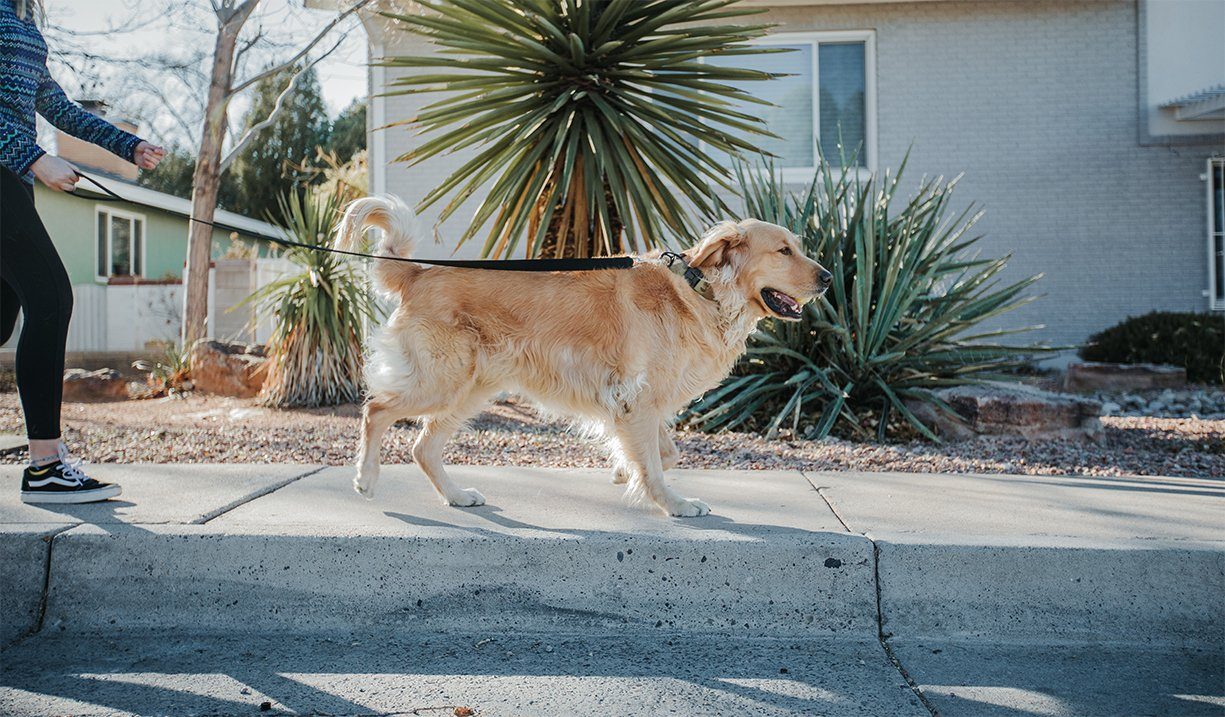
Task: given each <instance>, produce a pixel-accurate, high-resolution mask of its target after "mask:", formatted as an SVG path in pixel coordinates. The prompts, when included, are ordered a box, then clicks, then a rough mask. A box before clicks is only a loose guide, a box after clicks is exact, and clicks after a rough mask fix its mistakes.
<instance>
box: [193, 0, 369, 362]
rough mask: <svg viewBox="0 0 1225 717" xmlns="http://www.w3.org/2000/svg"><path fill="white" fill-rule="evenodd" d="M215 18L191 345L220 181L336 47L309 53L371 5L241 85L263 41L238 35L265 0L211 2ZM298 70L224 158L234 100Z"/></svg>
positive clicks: (196, 197) (197, 198) (203, 321)
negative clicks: (246, 63) (242, 68)
mask: <svg viewBox="0 0 1225 717" xmlns="http://www.w3.org/2000/svg"><path fill="white" fill-rule="evenodd" d="M209 1H210V3H211V5H212V9H213V12H214V14H215V15H216V16H217V36H216V39H215V42H214V45H213V63H212V71H211V73H210V75H209V85H208V93H207V100H206V102H205V107H204V123H203V125H204V126H203V128H202V131H201V135H200V150H199V154H198V155H197V159H196V168H195V172H194V174H193V175H192V194H191V210H192V216H193V217H194V218H195V219H197V220H198V221H196V222H193V223H192V225H191V228H190V234H189V238H188V243H187V271H186V273H187V286H186V292H185V294H186V298H185V300H184V308H183V342H184V343H185V344H186V343H190V342H192V341H195V340H197V339H200V338H203V336H204V334H205V330H206V326H207V319H208V268H209V261H210V254H211V248H212V236H213V233H212V228H211V227H209V226H208V225H207V224H206V222H211V221H213V214H214V211H215V210H216V207H217V191H218V188H219V186H220V182H221V174H222V172H224V171H225V169H226V167H228V166H229V164H230V162H231V161H233V158H234V156H235V154H236V153H237V152H239V151H241V150H242V148H243V147H245V146H246V145H247V143H249V142H250V141H251V139H252V138H253V137H254V136H255V134H256V133H257V132H258V130H259V129H262V127H263V126H267V124H266V123H271V121H272V120H273V119H274V117H275V115H276V113H277V112H278V111H279V110H280V108H281V107H282V106H283V105H284V99H285V97H286V96H287V95H288V94H290V93H292V92H293V89H294V87H295V86H296V84H297V81H298V77H299V75H300V74H301V72H303V71H305V70H306V69H307V68H309V67H313V66H314V64H315V63H317V62H318V61H319V60H320V59H322V57H325V56H326V55H327V54H328V53H330V52H332V51H334V50H335V49H336V47H337V46H339V43H337V45H334V46H332V48H331V50H328V51H327V53H324V54H323V55H322V56H321V57H319V58H315V59H314V60H311V61H304V59H305V58H306V57H307V56H308V55H309V54H310V52H311V51H312V50H313V49H314V48H315V46H316V45H318V44H319V43H320V42H321V41H322V40H323V38H324V37H326V36H327V35H328V33H330V32H331V31H332V30H333V29H334V28H335V27H336V26H337V25H339V24H340V23H341V22H342V21H344V20H345V19H346V18H348V17H349V16H350V15H352V14H353V13H355V12H357V11H358V10H359V9H361V8H362V7H364V6H366V5H368V4H369V3H370V2H371V0H358V1H357V2H354V3H352V4H351V5H350V6H349V7H348V8H347V9H345V10H343V11H341V12H340V13H338V14H337V16H336V17H335V18H333V19H332V20H331V22H329V23H328V24H327V25H326V26H324V27H323V28H322V29H321V30H320V31H319V32H318V33H317V34H315V36H314V38H313V39H311V40H310V41H309V42H307V43H306V45H305V46H304V47H302V48H301V49H300V50H298V52H296V53H294V54H293V55H292V56H291V57H289V58H288V59H286V60H284V61H283V62H279V63H276V64H273V65H272V66H270V67H267V68H265V69H264V70H262V71H261V72H257V73H255V74H254V75H252V76H250V77H247V78H246V79H243V80H240V81H236V80H235V74H236V71H237V67H238V63H239V62H240V61H241V59H242V56H243V54H245V53H246V52H247V51H248V50H250V49H251V48H252V47H254V46H255V44H256V43H257V42H258V41H259V35H260V34H262V31H261V33H257V34H256V36H255V37H254V38H248V39H247V40H246V41H245V42H240V38H239V35H240V34H241V33H242V30H243V26H244V25H245V24H246V23H247V20H248V19H250V17H251V13H253V12H254V11H255V9H256V7H257V6H258V5H259V4H260V0H241V1H240V0H209ZM291 68H296V72H292V73H291V77H290V79H289V80H288V82H287V84H286V87H285V90H284V91H283V92H282V94H281V97H280V98H278V101H277V103H276V106H275V107H274V109H273V110H272V113H271V114H270V116H269V117H268V118H267V119H266V120H265V121H264V122H261V123H257V124H256V125H255V126H253V127H252V128H251V129H250V130H249V131H248V132H247V133H246V134H245V135H244V136H243V137H242V138H240V139H239V140H238V141H237V142H235V143H234V146H233V147H232V148H231V149H230V152H229V153H228V155H226V156H224V157H223V156H222V149H223V145H224V142H225V138H226V129H227V128H228V126H229V123H228V121H227V112H228V110H229V105H230V102H231V100H233V98H234V97H235V96H236V95H238V94H239V93H240V92H242V91H243V90H245V89H247V88H249V87H252V86H253V85H255V83H257V82H259V81H260V80H262V79H265V78H267V77H272V76H274V75H277V74H278V73H282V72H286V71H288V70H291Z"/></svg>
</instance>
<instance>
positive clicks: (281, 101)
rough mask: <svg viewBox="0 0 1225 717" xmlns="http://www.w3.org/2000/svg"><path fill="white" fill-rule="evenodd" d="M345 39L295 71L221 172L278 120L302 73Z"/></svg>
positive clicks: (238, 142) (231, 153)
mask: <svg viewBox="0 0 1225 717" xmlns="http://www.w3.org/2000/svg"><path fill="white" fill-rule="evenodd" d="M344 41H345V38H344V37H343V36H342V37H341V38H340V39H339V40H337V41H336V44H335V45H332V49H330V50H328V51H327V52H325V53H323V54H322V55H320V56H319V57H316V58H315V59H313V60H311V61H310V62H308V63H307V64H306V65H304V66H303V67H302V68H301V69H300V70H298V71H297V72H295V73H294V76H293V77H291V78H290V79H289V83H288V84H286V85H285V89H283V90H281V94H279V95H277V97H276V103H275V104H274V105H273V106H272V111H271V112H269V113H268V116H267V117H265V118H264V119H262V120H260V121H259V122H257V123H255V124H254V125H252V126H251V128H250V129H248V130H247V131H246V133H245V134H243V136H242V137H241V138H240V139H239V140H238V141H237V142H235V143H234V147H233V148H232V149H231V150H230V152H229V154H227V155H226V156H225V158H224V159H222V160H221V164H220V165H219V166H220V169H219V170H218V173H219V174H221V173H224V172H225V170H227V169H229V167H230V164H231V163H232V162H233V161H234V159H235V158H237V157H238V154H239V153H240V152H242V151H243V150H244V149H246V148H247V145H248V144H250V143H251V141H252V140H253V139H255V137H256V136H257V135H258V134H259V133H260V132H262V131H263V130H264V129H265V128H267V127H270V126H272V123H273V122H276V118H277V116H278V115H280V113H281V111H282V110H283V109H284V107H285V100H286V98H288V97H289V96H290V95H292V94H293V91H294V89H295V88H296V87H297V86H298V80H299V79H301V78H302V75H304V74H306V71H307V70H309V69H311V68H312V67H314V66H315V65H317V64H319V62H320V60H322V59H323V58H325V57H327V56H328V55H330V54H332V53H333V52H335V51H336V48H338V47H340V45H341V43H343V42H344Z"/></svg>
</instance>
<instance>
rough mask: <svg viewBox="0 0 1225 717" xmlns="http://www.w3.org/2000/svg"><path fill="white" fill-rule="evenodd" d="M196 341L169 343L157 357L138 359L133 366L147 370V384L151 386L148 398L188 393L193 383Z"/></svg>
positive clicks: (139, 369) (180, 395)
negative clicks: (192, 374)
mask: <svg viewBox="0 0 1225 717" xmlns="http://www.w3.org/2000/svg"><path fill="white" fill-rule="evenodd" d="M194 347H195V344H194V343H191V344H180V343H167V344H166V346H165V347H164V348H163V349H162V355H161V356H160V357H158V358H156V359H137V360H136V361H133V362H132V368H134V369H136V370H137V371H144V372H145V374H146V375H145V384H146V385H147V386H148V387H149V391H148V393H147V394H146V396H147V397H148V398H156V397H158V396H178V397H180V398H182V397H184V396H186V395H187V393H188V392H189V391H191V389H192V385H191V351H192V349H193V348H194Z"/></svg>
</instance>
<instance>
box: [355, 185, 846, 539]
mask: <svg viewBox="0 0 1225 717" xmlns="http://www.w3.org/2000/svg"><path fill="white" fill-rule="evenodd" d="M369 227H377V228H379V229H381V230H382V236H381V239H380V240H379V242H378V243H377V245H376V246H375V247H374V252H373V253H375V254H376V255H380V256H388V257H400V258H405V259H406V258H409V257H411V255H412V251H413V247H414V245H415V243H416V240H417V237H418V232H417V229H416V228H415V227H416V220H415V218H414V216H413V213H412V211H411V210H410V209H409V208H408V207H406V206H405V205H404V204H403V203H402V202H401V201H400V200H398V199H396V198H394V197H390V196H384V197H367V198H364V199H359V200H357V201H355V202H353V203H351V204H350V205H349V206H348V208H347V210H346V212H345V214H344V217H343V219H342V220H341V222H340V224H339V225H338V227H337V231H336V238H335V243H336V246H337V247H339V248H343V249H350V250H352V249H354V248H358V247H363V246H365V244H366V242H365V240H364V236H365V232H366V229H368V228H369ZM683 256H684V258H685V261H686V263H687V264H688V265H689V266H690V267H693V268H696V269H698V270H700V271H701V272H702V273H703V274H704V276H705V279H706V281H707V282H708V284H709V286H708V289H706V290H705V291H703V292H702V293H699V291H697V290H695V288H693V287H691V286H690V284H689V283H688V282H687V281H686V280H685V279H684V278H682V277H681V276H679V275H678V274H677V273H673V271H672V270H671V269H669V268H668V267H667V266H666V265H665V262H664V261H662V260H661V259H660V258H659V257H658V256H656V257H651V256H648V257H643V258H641V259H640V260H639V261H638V262H637V263H636V264H635V266H634V267H633V268H631V269H626V270H610V271H590V272H549V273H543V272H541V273H528V272H515V271H487V270H477V269H466V268H451V267H425V266H422V265H420V264H415V263H410V262H404V261H375V262H374V278H375V283H376V285H377V286H378V287H379V288H380V289H381V290H382V291H384V292H386V293H387V294H389V295H392V296H394V297H396V298H398V299H399V305H398V307H397V308H396V309H395V310H394V311H393V313H392V314H391V316H390V318H389V319H388V321H387V323H386V325H384V326H383V327H381V328H380V329H379V331H378V332H377V334H376V335H375V336H374V337H373V338H372V340H371V347H370V350H369V355H368V357H367V361H366V384H367V391H368V395H367V400H366V403H365V406H364V407H363V409H362V431H361V444H360V447H359V450H358V455H357V477H356V478H355V479H354V482H353V484H354V487H355V488H356V489H357V491H358V492H359V493H361V494H362V495H364V496H366V497H370V496H371V495H372V492H373V490H374V485H375V482H376V481H377V479H378V475H379V446H380V442H381V440H382V437H383V434H384V432H385V431H386V430H387V428H388V427H390V426H391V424H392V423H394V422H395V421H397V420H399V419H402V418H409V417H412V418H418V419H420V422H421V433H420V435H419V436H418V438H417V441H416V444H415V445H414V446H413V449H412V455H413V459H414V460H415V461H416V462H417V464H418V465H419V466H421V470H422V471H424V472H425V475H426V476H427V477H428V478H429V480H430V482H431V483H433V485H434V488H435V489H437V491H438V493H439V494H440V495H441V496H442V498H443V499H444V500H445V501H446V502H447V503H449V504H451V505H454V506H460V507H464V506H474V505H481V504H483V503H484V502H485V498H484V497H483V496H482V495H481V494H480V493H479V492H477V491H476V490H475V489H473V488H461V487H459V486H458V485H456V484H455V483H454V481H452V480H451V478H450V477H449V476H448V475H447V471H446V469H445V468H444V467H443V464H442V451H443V446H444V445H445V444H446V442H447V441H448V440H449V439H450V437H451V435H452V434H453V433H454V432H455V431H456V429H458V428H459V427H460V425H461V424H463V423H464V421H466V420H467V419H469V418H470V417H472V416H474V415H475V414H476V413H477V412H479V411H480V410H481V409H482V408H483V407H484V406H485V405H486V404H487V403H488V402H489V401H490V400H491V399H492V398H493V397H494V396H496V395H497V394H498V393H500V392H502V391H510V392H514V393H518V394H520V395H523V396H525V397H527V398H529V399H532V400H534V401H536V402H538V403H539V404H540V405H541V406H543V407H544V408H545V409H546V410H548V411H550V412H552V413H555V414H559V415H564V416H567V417H570V418H574V419H578V420H581V421H584V422H587V423H589V424H592V425H594V426H597V427H599V428H600V429H602V431H603V433H604V435H606V436H607V437H609V438H610V439H611V440H610V442H611V444H612V448H613V449H614V454H615V455H616V456H617V459H616V460H617V468H616V470H615V472H614V482H617V483H621V482H628V483H629V486H628V488H627V490H628V491H629V493H630V495H631V496H634V497H645V498H647V499H649V500H650V501H652V502H653V503H654V504H655V505H657V506H659V508H660V509H661V510H663V511H664V512H665V513H667V514H668V515H674V516H682V517H694V516H701V515H706V514H707V513H709V512H710V508H709V507H708V506H707V505H706V504H705V503H703V502H702V501H700V500H697V499H696V498H685V497H682V496H681V495H679V494H677V493H676V492H675V491H674V490H673V489H672V488H670V487H669V486H668V484H667V483H666V482H665V480H664V471H666V470H668V469H669V468H671V467H673V466H674V465H676V462H677V459H678V457H679V454H678V452H677V449H676V445H675V444H674V443H673V441H672V437H671V435H670V429H669V421H670V420H672V419H673V418H674V417H675V416H676V414H677V413H678V412H679V411H680V410H681V409H683V408H684V407H685V406H686V405H688V404H689V403H690V402H691V401H692V400H693V399H694V398H696V397H698V396H700V395H702V394H703V393H704V392H706V391H707V390H709V389H711V388H713V387H714V386H716V385H717V384H718V383H719V382H720V381H722V380H723V379H724V378H725V377H726V376H727V375H728V373H729V372H730V371H731V369H732V365H733V364H734V363H735V361H736V359H737V358H738V357H739V356H740V355H741V354H742V353H743V352H744V349H745V341H746V340H747V338H748V336H749V334H750V333H752V331H753V329H754V327H755V326H756V325H757V322H758V321H760V320H761V319H762V318H765V317H767V316H773V317H775V318H779V319H783V320H797V319H799V317H800V311H801V307H802V306H803V304H804V303H805V302H807V301H810V300H812V299H814V298H815V297H817V296H819V295H821V294H822V293H823V292H824V291H825V289H826V288H827V287H828V286H829V283H830V279H831V277H830V274H829V272H827V271H826V270H825V269H823V268H822V267H821V266H820V265H819V264H818V263H817V262H815V261H813V260H811V259H809V258H807V257H805V256H804V253H803V251H802V249H801V247H800V244H799V242H798V241H797V239H796V237H795V236H794V235H792V234H791V232H789V231H787V230H786V229H784V228H782V227H780V226H776V225H774V224H767V223H765V222H761V221H756V220H753V219H747V220H745V221H742V222H739V223H737V222H730V221H729V222H723V223H721V224H719V225H718V226H716V227H714V228H713V229H711V230H710V231H708V232H707V233H706V234H705V235H704V236H703V237H702V238H701V240H700V241H699V242H698V244H697V245H696V246H694V247H692V248H691V249H689V250H687V251H685V252H684V254H683ZM678 266H679V264H678Z"/></svg>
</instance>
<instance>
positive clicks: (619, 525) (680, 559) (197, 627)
mask: <svg viewBox="0 0 1225 717" xmlns="http://www.w3.org/2000/svg"><path fill="white" fill-rule="evenodd" d="M94 469H95V472H96V473H97V475H98V477H99V478H101V479H103V480H117V481H120V482H122V483H123V485H124V495H123V496H122V498H121V499H120V500H117V501H111V502H109V503H105V504H98V505H89V506H75V507H70V506H49V507H34V506H24V505H21V504H20V503H19V502H18V501H17V483H18V481H19V471H18V470H17V469H15V468H13V467H5V468H3V469H0V530H3V531H4V532H5V533H6V535H5V536H4V541H3V544H2V546H0V588H2V590H0V608H3V615H4V618H3V622H2V623H0V642H2V643H3V644H13V643H15V644H13V646H12V647H10V648H8V649H6V650H5V651H4V652H3V653H0V663H2V666H0V713H3V714H47V713H52V714H53V713H68V712H72V713H76V714H79V713H98V714H131V713H136V714H142V713H153V714H162V713H176V714H177V713H210V714H249V713H250V712H251V710H252V705H254V706H256V707H257V706H258V705H259V704H260V703H261V702H263V701H268V702H270V703H271V704H272V706H273V707H274V708H276V709H279V710H284V711H287V712H289V711H292V712H297V713H303V712H312V711H313V712H326V713H330V714H359V713H390V712H396V711H401V712H403V711H408V710H411V709H415V708H419V707H426V706H430V705H431V704H450V703H452V702H454V703H455V704H471V706H472V707H474V708H478V709H480V710H482V712H481V713H482V714H549V715H552V714H572V713H580V712H584V711H585V712H589V713H593V714H654V713H657V712H661V711H669V710H675V711H677V712H680V713H684V714H803V713H811V714H831V715H852V714H856V715H859V714H861V715H907V714H916V715H925V714H932V713H933V712H938V713H939V714H946V715H957V714H966V715H981V714H1000V715H1019V714H1050V715H1058V714H1069V715H1093V714H1101V715H1116V714H1172V715H1184V714H1225V695H1223V692H1225V689H1223V688H1222V683H1223V680H1225V600H1223V599H1222V598H1223V596H1225V510H1223V509H1225V484H1222V483H1220V482H1216V481H1208V480H1202V481H1197V480H1188V479H1149V478H1145V479H1081V478H1046V477H1011V476H940V475H907V474H858V473H832V474H824V473H811V474H807V475H805V474H802V473H799V472H744V471H741V472H732V471H727V472H721V471H676V472H675V476H674V477H673V479H672V480H673V482H674V484H675V485H677V486H678V488H679V490H680V491H681V492H682V493H684V494H686V495H693V496H696V497H700V498H702V499H703V500H706V501H707V502H708V503H710V504H711V506H712V508H713V511H714V513H713V514H712V515H711V516H709V517H707V518H703V519H691V520H678V519H668V518H663V517H660V516H657V515H655V514H654V513H652V512H649V511H647V510H645V509H642V508H637V507H633V506H628V505H625V504H624V503H623V502H622V501H621V499H620V493H621V490H620V488H619V487H616V486H612V485H610V484H609V482H608V477H607V474H606V473H605V472H603V471H587V470H545V469H525V468H488V467H457V468H455V469H454V473H455V475H456V477H457V480H459V482H460V483H461V484H462V485H464V486H474V487H477V488H479V489H480V490H481V491H482V492H483V493H484V494H485V495H486V497H487V498H488V501H489V503H488V505H486V506H483V507H480V508H475V509H464V510H457V509H453V508H447V507H445V506H442V505H440V504H439V503H438V501H437V499H436V498H435V496H434V494H433V491H432V489H430V488H429V486H428V484H427V483H426V481H425V479H424V477H423V476H421V475H420V473H419V471H418V470H417V469H416V468H415V467H413V466H404V467H391V468H388V469H386V470H385V471H384V475H383V478H382V480H381V482H380V485H379V486H378V494H377V495H376V497H375V500H374V501H366V500H364V499H362V498H360V497H359V496H357V495H356V494H355V493H353V492H352V490H351V488H350V485H349V481H350V478H351V470H350V469H348V468H322V467H319V466H277V467H275V468H270V467H267V466H241V465H216V466H209V465H201V466H189V465H175V466H155V465H136V466H119V465H99V466H95V467H94ZM167 637H171V638H172V639H169V640H168V639H167ZM351 643H355V644H351ZM491 646H493V647H491ZM783 656H785V659H783ZM243 690H246V692H245V693H244V692H243ZM257 698H259V699H257ZM439 700H443V701H442V702H439ZM423 714H441V713H439V712H434V713H429V712H423Z"/></svg>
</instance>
